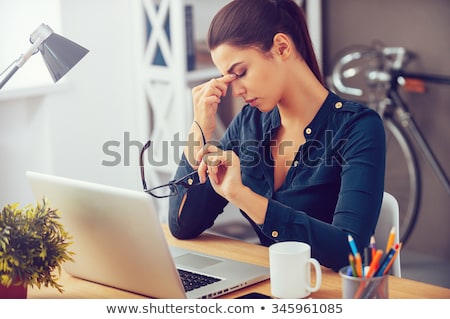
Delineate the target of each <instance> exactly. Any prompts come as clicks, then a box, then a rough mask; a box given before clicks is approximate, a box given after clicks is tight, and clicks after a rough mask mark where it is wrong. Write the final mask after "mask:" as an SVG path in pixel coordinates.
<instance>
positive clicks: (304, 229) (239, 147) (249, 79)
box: [169, 0, 385, 271]
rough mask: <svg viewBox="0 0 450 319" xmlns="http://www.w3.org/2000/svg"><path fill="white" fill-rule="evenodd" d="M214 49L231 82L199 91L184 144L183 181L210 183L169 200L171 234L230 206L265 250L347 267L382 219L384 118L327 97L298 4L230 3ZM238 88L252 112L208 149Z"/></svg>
mask: <svg viewBox="0 0 450 319" xmlns="http://www.w3.org/2000/svg"><path fill="white" fill-rule="evenodd" d="M208 44H209V48H210V51H211V57H212V59H213V62H214V64H215V65H216V67H217V68H218V69H219V70H220V72H221V73H222V74H223V76H222V77H219V78H216V79H212V80H210V81H209V82H207V83H204V84H201V85H199V86H197V87H195V88H194V89H193V102H194V123H193V124H192V127H191V130H190V134H191V137H192V136H193V138H194V140H195V143H190V145H189V146H186V147H185V149H184V154H183V157H182V161H181V163H180V165H179V168H178V170H177V172H176V178H180V177H182V176H184V175H186V174H187V173H189V172H192V171H193V170H198V178H199V179H200V182H201V184H199V185H195V186H193V187H191V188H189V189H187V190H186V189H185V188H183V187H179V192H178V195H177V196H174V197H171V199H170V211H169V225H170V229H171V232H172V234H173V235H174V236H175V237H177V238H182V239H187V238H193V237H196V236H198V235H199V234H201V233H202V232H203V231H204V230H206V229H208V228H209V227H211V226H212V225H213V223H214V220H215V219H216V217H217V216H218V215H219V214H220V213H221V212H222V211H223V208H224V207H225V205H226V204H227V203H228V202H231V203H232V204H234V205H235V206H237V207H239V208H240V210H241V212H242V214H243V216H244V217H246V218H247V219H248V221H249V222H250V223H251V225H252V226H253V228H254V229H255V231H256V233H257V234H258V236H259V239H260V241H261V244H263V245H266V246H269V245H270V244H272V243H274V242H278V241H287V240H294V241H302V242H306V243H308V244H310V245H311V248H312V255H313V257H315V258H317V259H318V260H319V262H320V263H321V264H322V265H324V266H326V267H330V268H332V269H334V270H336V271H337V270H338V269H339V268H340V267H342V266H344V265H346V264H348V254H349V251H350V250H349V245H348V234H351V235H352V236H353V238H354V239H355V241H356V243H357V246H358V248H359V249H361V250H362V248H363V247H364V246H367V245H368V244H369V239H370V236H371V235H372V234H373V233H374V229H375V226H376V223H377V220H378V215H379V210H380V207H381V201H382V196H383V189H384V187H383V184H384V170H385V137H384V129H383V124H382V121H381V119H380V117H379V116H378V114H377V113H376V112H374V111H372V110H371V109H369V108H367V107H365V106H363V105H361V104H358V103H354V102H350V101H346V100H344V99H342V98H340V97H339V96H336V95H335V94H333V93H331V92H329V91H328V90H327V89H326V87H325V86H324V83H323V80H322V76H321V74H320V71H319V67H318V65H317V62H316V58H315V55H314V52H313V49H312V45H311V40H310V37H309V35H308V31H307V27H306V22H305V18H304V15H303V12H302V11H301V9H300V8H299V7H298V6H297V5H296V4H295V2H293V1H291V0H279V1H276V0H235V1H232V2H230V3H229V4H227V5H226V6H225V7H223V8H222V9H221V10H220V11H219V12H218V13H217V15H216V16H215V17H214V19H213V21H212V22H211V26H210V29H209V34H208ZM229 89H231V90H232V93H233V95H234V96H237V97H242V99H243V100H244V101H245V103H246V105H245V106H244V107H243V109H242V110H241V112H240V113H239V114H238V115H237V116H236V117H235V118H234V119H233V121H232V123H231V124H230V126H229V127H228V129H227V131H226V132H225V135H224V136H223V138H222V139H221V140H220V143H215V145H213V144H214V143H208V145H207V146H205V147H203V140H206V141H209V140H210V138H211V137H212V134H213V132H214V129H215V126H216V122H215V117H216V112H217V108H218V107H220V101H221V97H223V96H224V95H225V94H226V92H227V90H229ZM203 137H204V139H203Z"/></svg>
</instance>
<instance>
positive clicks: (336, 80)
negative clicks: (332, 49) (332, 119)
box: [331, 47, 409, 96]
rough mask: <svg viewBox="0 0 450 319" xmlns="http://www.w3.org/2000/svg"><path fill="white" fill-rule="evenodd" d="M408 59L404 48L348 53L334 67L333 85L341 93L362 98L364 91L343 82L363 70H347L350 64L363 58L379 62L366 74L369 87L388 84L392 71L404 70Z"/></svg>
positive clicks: (372, 49)
mask: <svg viewBox="0 0 450 319" xmlns="http://www.w3.org/2000/svg"><path fill="white" fill-rule="evenodd" d="M407 57H409V52H408V51H407V50H406V49H405V48H403V47H384V48H381V49H378V48H375V47H373V48H370V49H368V50H366V51H363V50H360V51H354V52H350V53H347V54H345V55H343V56H342V57H341V58H340V59H339V60H338V61H337V63H336V64H335V65H334V67H333V71H332V76H331V79H332V84H333V86H334V88H335V89H336V90H338V91H340V92H341V93H344V94H348V95H353V96H362V95H363V93H364V92H363V90H362V89H360V88H356V87H351V86H348V85H345V84H344V83H343V81H342V79H349V78H351V77H354V76H355V75H357V74H358V73H359V72H361V70H362V66H359V67H350V68H348V69H345V67H346V66H347V65H348V64H350V63H352V62H354V61H357V60H361V59H363V58H373V59H375V60H376V61H377V62H378V63H377V66H376V67H375V68H373V69H370V70H368V71H367V72H366V73H365V77H366V80H367V83H368V84H369V85H374V84H382V83H386V84H387V83H390V81H391V80H392V71H399V70H402V68H403V66H404V65H405V64H406V62H407Z"/></svg>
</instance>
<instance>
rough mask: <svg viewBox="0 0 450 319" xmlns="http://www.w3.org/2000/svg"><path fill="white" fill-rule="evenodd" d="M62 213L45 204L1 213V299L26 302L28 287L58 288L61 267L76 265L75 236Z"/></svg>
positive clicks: (12, 207)
mask: <svg viewBox="0 0 450 319" xmlns="http://www.w3.org/2000/svg"><path fill="white" fill-rule="evenodd" d="M59 219H60V212H59V211H58V210H57V209H51V208H50V207H49V202H48V200H47V199H46V198H43V200H42V204H41V203H39V202H38V203H37V204H36V205H35V206H33V205H31V204H30V205H27V206H25V207H24V208H23V209H21V208H19V205H18V204H12V205H9V204H8V205H5V206H4V208H3V209H2V211H1V213H0V298H26V296H27V287H28V286H31V287H33V286H36V287H38V288H40V287H41V286H45V287H53V288H56V289H58V291H59V292H62V291H63V289H62V288H63V287H62V286H61V285H60V284H58V282H57V281H58V279H59V277H60V274H61V265H62V263H64V262H66V261H73V259H72V255H73V252H71V251H69V250H68V246H69V245H70V244H71V243H72V242H71V239H72V238H71V236H70V235H69V234H68V233H67V232H66V231H65V230H64V227H63V225H62V224H61V223H60V221H59Z"/></svg>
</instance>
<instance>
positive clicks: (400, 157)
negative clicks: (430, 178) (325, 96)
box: [328, 45, 450, 245]
mask: <svg viewBox="0 0 450 319" xmlns="http://www.w3.org/2000/svg"><path fill="white" fill-rule="evenodd" d="M412 58H414V54H413V53H412V52H410V51H408V50H406V49H405V48H403V47H384V46H380V45H373V46H369V47H367V46H358V47H353V48H352V49H351V50H348V49H347V53H344V54H341V55H339V56H338V59H337V62H336V63H335V64H334V66H333V69H332V73H331V78H329V81H328V82H329V83H328V84H329V86H330V89H331V90H333V91H334V92H336V93H338V94H341V95H343V96H344V97H345V95H348V96H351V97H352V98H353V99H357V100H358V99H359V100H360V101H362V102H363V103H365V104H366V105H368V106H369V107H372V108H374V109H375V110H376V111H377V112H378V113H379V114H380V116H381V117H382V119H383V122H384V125H385V131H386V143H387V144H386V145H387V152H386V181H385V190H386V191H387V192H389V193H391V194H393V195H394V196H395V197H396V198H397V200H398V202H399V207H400V230H399V233H400V240H401V242H402V243H403V245H404V244H405V243H406V242H407V241H408V239H409V237H410V236H411V233H412V231H413V229H414V227H415V224H416V221H417V217H418V214H419V210H420V204H421V197H422V189H421V178H422V175H421V171H420V166H419V164H418V153H417V149H418V150H420V151H421V152H422V153H423V155H424V156H425V158H426V159H427V162H428V164H429V165H430V166H431V168H432V170H433V171H434V173H435V174H436V176H437V177H438V179H439V180H440V182H441V183H442V185H443V187H444V188H445V190H446V191H447V193H449V194H450V186H449V178H448V176H447V175H446V173H445V171H444V170H443V168H442V166H441V164H440V163H439V161H438V159H437V158H436V156H435V154H434V153H433V151H432V149H431V148H430V146H429V144H428V142H427V140H426V138H425V136H424V135H423V133H422V132H421V130H420V128H419V127H418V125H417V123H416V121H415V120H414V118H413V115H412V114H411V112H410V110H409V106H408V104H407V103H406V102H405V100H404V99H403V98H402V96H401V93H400V89H405V90H406V91H408V92H416V93H424V92H425V91H426V87H425V84H427V83H437V84H444V85H450V77H448V76H442V75H434V74H425V73H412V72H407V71H405V70H404V68H405V67H406V65H407V64H408V62H410V61H411V60H412ZM411 139H412V140H413V141H414V142H415V144H414V145H416V146H417V147H414V146H413V144H412V142H411ZM398 163H404V164H405V165H400V166H399V165H398ZM395 164H397V165H395ZM394 166H395V169H392V168H391V167H394Z"/></svg>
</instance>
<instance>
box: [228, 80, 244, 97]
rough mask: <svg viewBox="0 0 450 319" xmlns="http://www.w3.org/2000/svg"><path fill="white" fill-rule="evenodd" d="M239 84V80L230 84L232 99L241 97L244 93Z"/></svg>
mask: <svg viewBox="0 0 450 319" xmlns="http://www.w3.org/2000/svg"><path fill="white" fill-rule="evenodd" d="M239 82H240V81H239V80H235V81H233V82H231V91H232V93H233V96H234V97H240V96H243V95H244V93H245V88H244V86H243V85H242V84H241V83H239Z"/></svg>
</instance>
